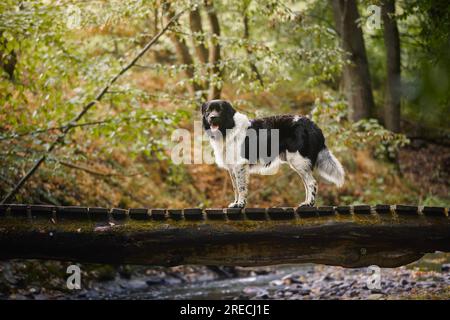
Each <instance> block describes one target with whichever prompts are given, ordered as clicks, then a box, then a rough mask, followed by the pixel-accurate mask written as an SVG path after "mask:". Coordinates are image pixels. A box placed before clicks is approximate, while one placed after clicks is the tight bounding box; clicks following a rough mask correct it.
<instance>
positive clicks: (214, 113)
mask: <svg viewBox="0 0 450 320" xmlns="http://www.w3.org/2000/svg"><path fill="white" fill-rule="evenodd" d="M235 113H236V110H234V108H233V106H232V105H231V103H229V102H228V101H225V100H211V101H208V102H205V103H204V104H203V105H202V118H203V127H204V128H205V130H211V134H213V135H214V134H215V133H217V132H218V131H220V132H221V133H222V135H223V136H225V133H226V130H227V129H232V128H233V127H234V126H235V123H234V119H233V116H234V114H235Z"/></svg>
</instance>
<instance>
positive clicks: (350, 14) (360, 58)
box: [331, 0, 374, 121]
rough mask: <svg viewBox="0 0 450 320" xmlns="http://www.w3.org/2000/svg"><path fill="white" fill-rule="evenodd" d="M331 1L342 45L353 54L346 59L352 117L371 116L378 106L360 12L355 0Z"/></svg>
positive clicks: (347, 88) (362, 117) (345, 77)
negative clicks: (373, 93)
mask: <svg viewBox="0 0 450 320" xmlns="http://www.w3.org/2000/svg"><path fill="white" fill-rule="evenodd" d="M331 4H332V8H333V16H334V21H335V24H336V30H337V31H338V33H339V35H340V37H341V45H342V49H343V50H344V51H346V52H347V53H348V54H349V55H348V56H346V60H350V63H348V64H345V66H344V72H343V80H344V87H345V94H346V96H347V100H348V104H349V108H350V118H351V119H352V120H353V121H358V120H361V119H364V118H368V117H370V114H371V111H372V110H373V108H374V102H373V95H372V85H371V81H370V72H369V64H368V61H367V55H366V48H365V45H364V38H363V33H362V29H361V28H360V27H359V26H358V21H359V18H360V16H359V12H358V8H357V6H356V1H355V0H331Z"/></svg>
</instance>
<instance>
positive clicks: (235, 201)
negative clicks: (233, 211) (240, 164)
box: [228, 169, 239, 207]
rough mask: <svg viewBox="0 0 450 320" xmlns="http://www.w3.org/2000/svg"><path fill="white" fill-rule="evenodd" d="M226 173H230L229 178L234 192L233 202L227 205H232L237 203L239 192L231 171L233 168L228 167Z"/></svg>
mask: <svg viewBox="0 0 450 320" xmlns="http://www.w3.org/2000/svg"><path fill="white" fill-rule="evenodd" d="M228 173H229V175H230V179H231V185H232V186H233V192H234V202H232V203H230V204H229V205H228V207H233V206H235V205H236V204H237V203H238V200H239V192H238V188H237V185H236V176H235V174H234V172H233V169H228Z"/></svg>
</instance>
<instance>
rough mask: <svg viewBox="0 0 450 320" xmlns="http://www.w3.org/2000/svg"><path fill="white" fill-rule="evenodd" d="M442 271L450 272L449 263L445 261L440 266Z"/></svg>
mask: <svg viewBox="0 0 450 320" xmlns="http://www.w3.org/2000/svg"><path fill="white" fill-rule="evenodd" d="M441 271H442V272H450V263H445V264H443V265H442V266H441Z"/></svg>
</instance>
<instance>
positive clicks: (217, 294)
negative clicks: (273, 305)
mask: <svg viewBox="0 0 450 320" xmlns="http://www.w3.org/2000/svg"><path fill="white" fill-rule="evenodd" d="M313 270H314V266H313V265H308V264H305V265H280V266H277V268H276V270H275V272H270V273H269V274H265V275H255V276H248V277H239V278H230V279H220V280H208V281H196V282H192V283H178V284H163V285H151V286H148V285H147V283H146V278H145V277H142V278H134V280H132V281H129V280H128V281H127V280H117V279H116V280H115V281H110V282H108V283H105V284H103V285H101V286H98V287H96V288H94V290H89V291H88V292H85V293H83V294H82V295H81V296H79V297H78V298H82V299H85V298H92V299H105V298H106V299H108V298H109V299H173V300H178V299H180V300H181V299H196V300H202V299H232V298H236V297H239V296H240V295H241V294H242V291H243V290H244V289H245V288H248V289H247V290H254V291H255V292H261V293H262V292H264V291H266V292H271V291H273V290H275V289H276V287H273V286H270V284H269V283H270V282H271V281H272V280H276V279H280V278H282V277H283V276H285V275H288V274H292V273H295V274H298V275H306V274H307V273H308V272H313Z"/></svg>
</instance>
